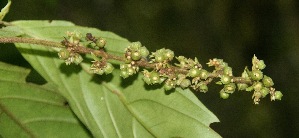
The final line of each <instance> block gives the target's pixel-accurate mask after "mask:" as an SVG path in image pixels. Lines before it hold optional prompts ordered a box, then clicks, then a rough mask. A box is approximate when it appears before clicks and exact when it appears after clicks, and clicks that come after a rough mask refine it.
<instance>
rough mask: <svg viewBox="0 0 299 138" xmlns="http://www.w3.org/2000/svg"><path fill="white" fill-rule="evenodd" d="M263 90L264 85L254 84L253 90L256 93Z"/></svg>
mask: <svg viewBox="0 0 299 138" xmlns="http://www.w3.org/2000/svg"><path fill="white" fill-rule="evenodd" d="M262 88H263V83H261V82H255V83H254V84H253V89H254V90H255V91H260V90H261V89H262Z"/></svg>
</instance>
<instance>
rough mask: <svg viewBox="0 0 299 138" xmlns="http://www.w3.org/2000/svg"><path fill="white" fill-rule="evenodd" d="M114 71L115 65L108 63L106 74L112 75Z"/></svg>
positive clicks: (105, 69)
mask: <svg viewBox="0 0 299 138" xmlns="http://www.w3.org/2000/svg"><path fill="white" fill-rule="evenodd" d="M113 70H114V67H113V65H112V64H111V63H106V67H105V68H104V71H105V74H110V73H112V71H113Z"/></svg>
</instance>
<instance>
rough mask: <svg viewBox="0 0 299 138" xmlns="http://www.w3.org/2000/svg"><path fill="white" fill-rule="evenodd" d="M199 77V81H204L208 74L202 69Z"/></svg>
mask: <svg viewBox="0 0 299 138" xmlns="http://www.w3.org/2000/svg"><path fill="white" fill-rule="evenodd" d="M199 77H200V78H201V79H204V80H206V79H207V78H208V77H209V72H208V71H206V70H204V69H201V70H200V72H199Z"/></svg>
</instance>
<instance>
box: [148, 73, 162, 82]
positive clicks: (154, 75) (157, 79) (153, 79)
mask: <svg viewBox="0 0 299 138" xmlns="http://www.w3.org/2000/svg"><path fill="white" fill-rule="evenodd" d="M150 79H151V83H153V84H155V83H159V82H160V76H159V74H158V72H156V71H152V72H151V73H150Z"/></svg>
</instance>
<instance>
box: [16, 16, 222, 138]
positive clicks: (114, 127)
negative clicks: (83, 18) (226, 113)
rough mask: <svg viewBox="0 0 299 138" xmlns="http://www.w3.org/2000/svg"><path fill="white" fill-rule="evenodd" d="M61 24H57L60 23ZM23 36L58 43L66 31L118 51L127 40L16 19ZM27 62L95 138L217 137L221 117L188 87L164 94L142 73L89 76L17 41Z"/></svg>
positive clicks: (49, 52)
mask: <svg viewBox="0 0 299 138" xmlns="http://www.w3.org/2000/svg"><path fill="white" fill-rule="evenodd" d="M58 22H59V23H58ZM13 24H14V25H16V26H18V27H20V28H21V29H22V31H23V32H24V33H25V34H26V35H27V37H33V38H40V39H46V40H52V41H57V42H59V41H61V40H63V36H65V32H66V31H74V30H76V31H79V32H82V33H83V34H85V33H92V34H93V35H94V36H100V37H104V38H105V39H106V40H107V45H106V48H107V49H106V50H107V52H109V53H112V54H115V55H122V53H123V51H124V49H125V47H126V46H128V45H129V43H130V42H129V41H127V40H126V39H124V38H121V37H119V36H117V35H115V34H113V33H111V32H105V31H100V30H98V29H95V28H88V27H80V26H75V25H72V24H71V23H68V22H65V24H64V23H63V21H52V22H48V23H46V24H45V21H17V22H13ZM16 46H17V48H18V49H19V50H20V52H21V53H22V55H23V56H24V57H25V58H26V60H27V61H28V62H29V63H30V64H31V65H32V66H33V67H34V69H36V70H37V71H38V72H39V73H40V74H41V75H42V76H43V77H44V78H45V79H46V80H47V81H48V82H49V83H53V84H55V85H56V86H57V88H58V90H59V92H60V93H61V94H62V95H63V96H64V97H65V98H66V99H67V100H68V102H69V104H70V106H71V108H72V110H73V111H74V112H75V114H76V115H77V116H78V118H79V119H80V120H81V121H82V123H83V124H84V125H86V126H87V128H88V129H89V130H90V131H91V133H92V134H93V136H94V137H220V136H219V135H218V134H217V133H216V132H214V131H213V130H212V129H211V128H209V125H210V123H213V122H218V121H219V120H218V119H217V117H216V116H215V115H213V114H212V113H211V112H210V111H209V110H208V109H207V108H206V107H205V106H204V105H203V104H202V103H201V102H200V101H199V100H198V99H197V98H196V97H195V96H194V95H193V93H192V92H191V91H189V90H181V89H177V90H176V92H174V93H171V94H168V95H167V94H165V92H164V90H163V89H161V88H157V89H153V88H151V87H149V86H146V85H145V84H144V82H143V81H142V79H141V75H139V76H136V77H132V78H129V79H126V80H122V79H121V78H120V77H119V75H120V72H119V70H116V71H114V72H113V74H112V75H103V76H97V75H96V76H93V75H91V74H88V73H87V72H86V71H85V70H88V69H86V68H85V66H87V65H85V64H82V66H83V67H84V70H82V69H81V68H80V66H75V65H71V66H66V65H65V64H64V62H63V61H61V60H59V59H58V58H57V53H55V52H53V51H54V50H53V49H49V48H44V47H41V46H34V45H29V44H16Z"/></svg>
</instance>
